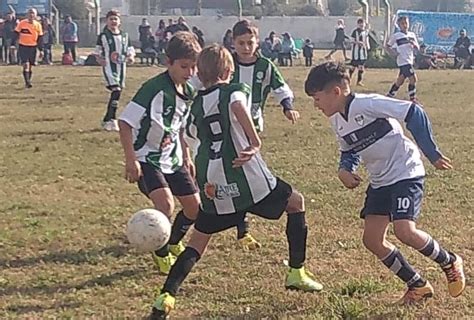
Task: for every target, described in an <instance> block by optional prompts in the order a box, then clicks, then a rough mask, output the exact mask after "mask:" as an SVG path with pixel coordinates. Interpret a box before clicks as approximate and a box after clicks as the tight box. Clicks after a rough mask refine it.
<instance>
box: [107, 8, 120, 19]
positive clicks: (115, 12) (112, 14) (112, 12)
mask: <svg viewBox="0 0 474 320" xmlns="http://www.w3.org/2000/svg"><path fill="white" fill-rule="evenodd" d="M110 17H119V18H120V12H119V11H118V10H115V9H112V10H110V11H109V12H107V14H106V15H105V18H106V19H108V18H110Z"/></svg>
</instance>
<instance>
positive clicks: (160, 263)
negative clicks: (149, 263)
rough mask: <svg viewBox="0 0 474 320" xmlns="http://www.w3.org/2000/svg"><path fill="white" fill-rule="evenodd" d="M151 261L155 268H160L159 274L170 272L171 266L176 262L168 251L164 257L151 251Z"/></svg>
mask: <svg viewBox="0 0 474 320" xmlns="http://www.w3.org/2000/svg"><path fill="white" fill-rule="evenodd" d="M152 256H153V262H154V263H155V266H156V268H158V270H160V273H161V274H168V273H170V270H171V267H172V266H173V264H174V263H175V262H176V257H175V256H174V255H172V254H171V253H168V255H167V256H166V257H159V256H157V255H156V254H155V253H154V252H153V253H152Z"/></svg>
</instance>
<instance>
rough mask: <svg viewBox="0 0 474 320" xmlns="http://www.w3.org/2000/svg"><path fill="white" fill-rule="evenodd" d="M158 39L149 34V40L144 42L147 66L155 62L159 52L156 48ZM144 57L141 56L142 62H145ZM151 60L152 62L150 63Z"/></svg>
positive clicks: (144, 55)
mask: <svg viewBox="0 0 474 320" xmlns="http://www.w3.org/2000/svg"><path fill="white" fill-rule="evenodd" d="M155 45H156V40H155V37H153V36H152V35H149V36H148V37H147V40H146V41H145V42H144V47H142V53H143V58H145V61H146V64H147V66H150V65H151V66H152V65H154V64H155V59H156V56H157V52H156V49H155ZM143 58H142V57H140V63H143ZM150 60H151V64H150Z"/></svg>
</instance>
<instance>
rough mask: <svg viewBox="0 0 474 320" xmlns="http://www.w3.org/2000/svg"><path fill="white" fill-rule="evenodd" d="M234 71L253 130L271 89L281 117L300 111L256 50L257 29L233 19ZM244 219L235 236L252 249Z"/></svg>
mask: <svg viewBox="0 0 474 320" xmlns="http://www.w3.org/2000/svg"><path fill="white" fill-rule="evenodd" d="M232 35H233V38H234V48H235V54H234V65H235V73H234V76H233V78H232V83H245V84H247V85H249V86H250V89H251V92H252V95H251V96H252V111H251V114H252V119H253V122H254V124H255V127H256V129H257V132H259V133H260V132H262V131H263V109H264V106H265V102H266V101H267V98H268V94H269V93H270V91H273V94H274V95H275V98H276V99H277V101H278V102H279V103H280V105H281V106H282V108H283V113H284V115H285V117H286V118H287V119H288V120H290V121H292V122H293V123H295V122H296V121H297V120H298V119H299V117H300V114H299V113H298V111H295V110H294V109H293V92H292V91H291V89H290V87H288V85H287V84H286V82H285V80H284V79H283V77H282V75H281V73H280V72H279V71H278V68H277V67H276V66H275V65H274V64H273V62H271V61H270V60H269V59H267V58H265V57H262V56H261V55H260V54H259V53H258V51H257V48H258V42H259V41H258V29H257V27H256V26H254V25H253V24H252V23H251V22H249V21H248V20H241V21H239V22H237V23H236V24H235V25H234V27H233V29H232ZM248 228H249V226H248V221H247V219H244V221H243V222H242V223H241V224H239V225H238V227H237V238H238V239H239V243H240V244H241V246H242V247H243V248H244V249H245V250H253V249H256V248H259V247H260V244H259V243H258V242H257V241H256V240H255V239H254V238H253V237H252V235H251V234H250V233H249V232H248Z"/></svg>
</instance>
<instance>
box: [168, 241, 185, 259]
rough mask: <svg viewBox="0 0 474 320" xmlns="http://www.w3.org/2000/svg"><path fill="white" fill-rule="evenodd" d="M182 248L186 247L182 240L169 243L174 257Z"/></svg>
mask: <svg viewBox="0 0 474 320" xmlns="http://www.w3.org/2000/svg"><path fill="white" fill-rule="evenodd" d="M184 249H186V247H185V246H184V244H183V242H182V241H180V242H178V243H177V244H170V252H171V254H172V255H174V256H175V257H178V256H179V255H180V254H181V253H183V251H184Z"/></svg>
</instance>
